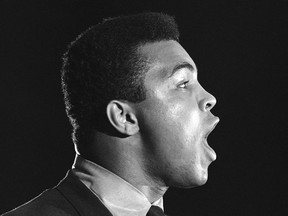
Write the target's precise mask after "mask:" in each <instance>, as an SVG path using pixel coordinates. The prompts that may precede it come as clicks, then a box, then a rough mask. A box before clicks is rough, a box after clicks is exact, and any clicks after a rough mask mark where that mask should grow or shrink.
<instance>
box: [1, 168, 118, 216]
mask: <svg viewBox="0 0 288 216" xmlns="http://www.w3.org/2000/svg"><path fill="white" fill-rule="evenodd" d="M28 215H29V216H40V215H41V216H76V215H77V216H80V215H81V216H112V214H111V213H110V212H109V210H108V209H107V208H106V207H105V206H104V205H103V203H102V202H101V201H100V200H99V199H98V197H96V196H95V195H94V194H93V193H92V192H91V191H90V190H89V189H88V188H87V187H86V186H85V185H84V184H83V183H82V182H81V181H80V180H79V179H78V178H77V177H76V176H75V175H74V174H73V172H70V171H69V172H68V173H67V175H66V176H65V178H64V179H63V180H61V181H60V183H59V184H58V185H57V186H55V187H54V188H52V189H48V190H46V191H44V192H43V193H41V194H40V195H39V196H37V197H35V198H34V199H32V200H31V201H29V202H27V203H25V204H23V205H22V206H20V207H18V208H16V209H14V210H12V211H10V212H7V213H5V214H3V215H1V216H28Z"/></svg>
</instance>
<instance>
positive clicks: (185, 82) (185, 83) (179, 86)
mask: <svg viewBox="0 0 288 216" xmlns="http://www.w3.org/2000/svg"><path fill="white" fill-rule="evenodd" d="M188 83H189V80H187V81H184V82H182V83H180V84H179V85H178V88H186V87H187V84H188ZM182 85H184V86H182Z"/></svg>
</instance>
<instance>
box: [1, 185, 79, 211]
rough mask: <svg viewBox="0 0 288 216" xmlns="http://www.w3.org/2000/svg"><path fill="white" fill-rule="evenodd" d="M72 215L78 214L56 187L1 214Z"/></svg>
mask: <svg viewBox="0 0 288 216" xmlns="http://www.w3.org/2000/svg"><path fill="white" fill-rule="evenodd" d="M20 215H21V216H26V215H27V216H28V215H29V216H38V215H41V216H52V215H53V216H72V215H78V214H77V212H76V210H75V209H74V208H73V206H72V205H71V204H70V203H69V202H67V200H66V199H65V198H64V197H63V196H62V194H61V193H60V192H59V191H58V190H57V189H49V190H46V191H44V192H43V193H41V194H40V195H39V196H37V197H35V198H34V199H32V200H30V201H29V202H27V203H25V204H23V205H22V206H19V207H18V208H16V209H13V210H12V211H10V212H7V213H5V214H3V215H2V216H20Z"/></svg>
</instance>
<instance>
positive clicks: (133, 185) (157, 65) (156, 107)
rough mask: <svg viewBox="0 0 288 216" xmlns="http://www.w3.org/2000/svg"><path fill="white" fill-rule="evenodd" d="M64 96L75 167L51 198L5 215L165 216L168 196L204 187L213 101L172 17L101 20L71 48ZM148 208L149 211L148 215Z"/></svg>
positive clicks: (148, 15) (209, 159) (210, 154)
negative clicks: (171, 190) (176, 189)
mask: <svg viewBox="0 0 288 216" xmlns="http://www.w3.org/2000/svg"><path fill="white" fill-rule="evenodd" d="M63 60H64V61H63V69H62V74H61V75H62V76H61V78H62V88H63V93H64V99H65V104H66V111H67V115H68V117H69V119H70V122H71V124H72V126H73V142H74V144H75V150H76V157H75V161H74V164H73V167H72V169H71V170H69V171H68V173H67V175H66V176H65V178H64V179H63V180H62V181H61V182H60V183H59V184H58V185H57V186H55V187H54V188H52V189H49V190H46V191H44V192H43V193H42V194H41V195H39V196H38V197H36V198H35V199H33V200H32V201H30V202H28V203H26V204H24V205H22V206H20V207H18V208H17V209H15V210H13V211H11V212H8V213H7V214H5V215H47V216H48V215H51V216H52V215H65V216H66V215H83V216H86V215H93V216H96V215H99V216H102V215H103V216H104V215H113V216H124V215H125V216H128V215H131V216H132V215H138V216H145V215H153V211H154V209H156V210H155V211H159V212H160V213H159V214H158V215H161V214H162V215H164V213H163V212H162V210H163V195H164V194H165V192H166V191H167V189H168V188H169V187H180V188H192V187H196V186H200V185H203V184H205V183H206V181H207V179H208V166H209V165H210V163H211V162H213V161H214V160H215V159H216V154H215V152H214V151H213V149H212V148H211V147H210V146H209V145H208V143H207V136H208V135H209V133H210V132H211V131H212V130H213V128H214V127H215V126H216V124H217V123H218V122H219V118H217V117H215V116H213V115H212V114H211V112H210V111H211V109H212V108H213V106H214V105H215V103H216V99H215V98H214V97H213V96H212V95H211V94H209V93H208V92H207V91H205V90H204V88H203V87H202V86H201V85H200V83H199V82H198V80H197V68H196V65H195V63H194V62H193V60H192V59H191V57H190V56H189V54H188V53H187V52H186V51H185V49H184V48H183V47H182V46H181V45H180V43H179V31H178V27H177V24H176V22H175V20H174V18H173V17H171V16H169V15H166V14H162V13H141V14H135V15H129V16H121V17H116V18H109V19H106V20H104V21H103V22H102V23H100V24H98V25H95V26H93V27H91V28H89V29H88V30H86V31H85V32H84V33H82V34H81V35H79V36H78V38H77V39H76V40H75V41H73V42H72V43H71V44H70V46H69V48H68V50H67V52H66V53H65V55H64V58H63ZM151 206H153V207H152V208H151Z"/></svg>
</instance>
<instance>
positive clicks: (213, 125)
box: [205, 117, 220, 138]
mask: <svg viewBox="0 0 288 216" xmlns="http://www.w3.org/2000/svg"><path fill="white" fill-rule="evenodd" d="M219 121H220V119H219V118H218V117H215V120H214V121H213V124H212V127H211V128H210V129H209V131H208V132H207V133H206V135H205V138H207V137H208V136H209V134H210V133H211V132H212V131H213V130H214V128H215V127H216V125H217V124H218V123H219Z"/></svg>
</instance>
